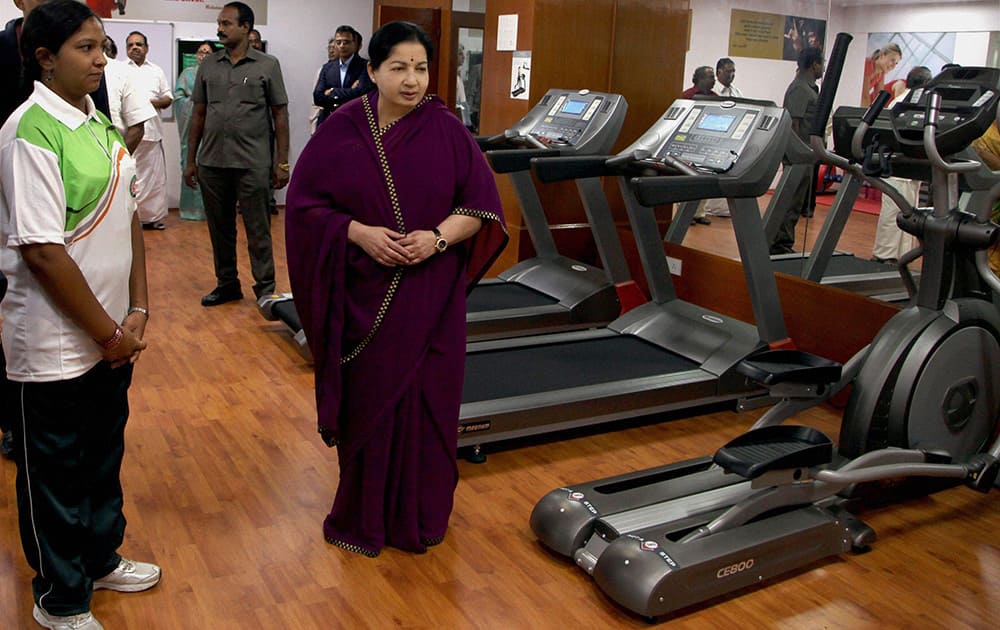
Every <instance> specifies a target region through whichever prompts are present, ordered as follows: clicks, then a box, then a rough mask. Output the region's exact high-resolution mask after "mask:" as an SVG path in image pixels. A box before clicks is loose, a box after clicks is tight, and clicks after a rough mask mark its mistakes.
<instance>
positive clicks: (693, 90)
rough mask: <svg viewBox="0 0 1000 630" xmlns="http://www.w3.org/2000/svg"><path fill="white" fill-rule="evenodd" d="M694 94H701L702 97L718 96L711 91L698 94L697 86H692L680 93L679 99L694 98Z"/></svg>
mask: <svg viewBox="0 0 1000 630" xmlns="http://www.w3.org/2000/svg"><path fill="white" fill-rule="evenodd" d="M695 94H701V95H703V96H718V94H716V93H715V92H714V91H713V90H709V91H707V92H699V91H698V86H697V85H692V86H691V87H689V88H688V89H686V90H684V91H683V92H681V98H694V95H695Z"/></svg>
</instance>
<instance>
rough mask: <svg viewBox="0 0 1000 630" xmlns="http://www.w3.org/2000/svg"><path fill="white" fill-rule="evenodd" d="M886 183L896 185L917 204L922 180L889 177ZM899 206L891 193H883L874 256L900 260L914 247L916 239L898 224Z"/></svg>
mask: <svg viewBox="0 0 1000 630" xmlns="http://www.w3.org/2000/svg"><path fill="white" fill-rule="evenodd" d="M886 183H888V184H891V185H892V186H895V187H896V188H897V189H899V192H900V193H902V194H903V197H905V198H906V199H907V200H908V201H909V202H910V203H911V204H913V205H917V200H918V197H919V196H920V182H918V181H914V180H912V179H900V178H899V177H889V178H887V179H886ZM898 214H899V207H898V206H897V205H896V204H895V202H893V201H892V199H891V198H890V197H889V195H886V194H885V193H883V194H882V209H881V211H880V212H879V214H878V225H877V226H876V228H875V245H874V246H873V247H872V256H873V257H875V258H878V259H880V260H894V259H896V260H898V259H899V258H900V257H902V255H903V254H905V253H906V252H908V251H910V250H911V249H913V247H914V244H915V241H914V238H913V236H912V235H910V234H907V233H906V232H904V231H903V230H901V229H899V226H898V225H896V215H898Z"/></svg>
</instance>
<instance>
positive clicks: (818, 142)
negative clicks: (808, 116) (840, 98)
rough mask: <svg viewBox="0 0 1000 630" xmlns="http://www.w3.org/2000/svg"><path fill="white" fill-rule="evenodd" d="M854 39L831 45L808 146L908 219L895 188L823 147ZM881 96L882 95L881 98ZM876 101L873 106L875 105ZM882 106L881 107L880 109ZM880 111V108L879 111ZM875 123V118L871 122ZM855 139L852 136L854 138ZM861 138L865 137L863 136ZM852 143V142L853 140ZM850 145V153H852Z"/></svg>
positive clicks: (906, 208)
mask: <svg viewBox="0 0 1000 630" xmlns="http://www.w3.org/2000/svg"><path fill="white" fill-rule="evenodd" d="M853 39H854V37H852V36H851V35H850V34H848V33H837V39H836V41H835V42H834V44H833V52H831V53H830V59H829V63H828V64H827V70H826V78H825V80H824V81H823V89H822V90H820V93H819V102H818V104H817V107H816V116H815V117H814V118H813V121H812V122H813V124H812V129H811V132H810V138H809V146H810V147H811V148H812V150H813V153H815V154H816V157H818V158H819V159H820V160H821V161H823V162H826V163H827V164H832V165H833V166H836V167H837V168H842V169H844V170H845V171H848V172H850V173H851V174H852V175H854V176H855V177H859V178H861V179H863V180H864V181H866V182H868V183H869V184H871V186H872V187H874V188H877V189H879V190H880V191H882V192H883V193H885V194H887V195H889V197H890V198H891V199H892V200H893V202H894V203H895V204H896V205H897V206H898V207H899V210H900V212H901V213H902V214H903V216H906V217H908V216H910V214H911V213H912V212H913V205H911V204H910V202H909V201H908V200H907V199H906V197H904V196H903V195H902V194H901V193H900V192H899V190H897V189H896V187H895V186H891V185H889V184H887V183H886V182H885V181H884V180H881V179H879V178H877V177H869V176H867V175H865V173H864V170H863V169H861V167H859V166H858V165H857V164H855V163H854V162H852V161H850V160H848V159H846V158H843V157H841V156H839V155H837V154H836V153H834V152H833V151H830V150H829V149H827V148H826V145H825V143H824V140H825V134H826V123H827V121H828V120H829V119H830V113H831V112H832V111H833V99H834V98H835V97H836V96H837V86H838V85H839V83H840V75H841V73H842V72H843V70H844V60H845V59H847V49H848V47H849V46H850V45H851V41H852V40H853ZM880 96H881V95H880ZM877 102H878V101H877V99H876V103H877ZM883 106H884V105H883ZM870 111H871V108H869V111H868V112H865V116H867V115H868V113H869V112H870ZM878 111H881V108H880V109H879V110H878ZM878 111H876V112H875V116H877V115H878ZM872 120H874V117H873V118H872ZM861 127H863V128H865V129H867V125H866V124H865V123H864V122H862V123H861ZM856 137H857V136H855V138H856ZM862 137H864V136H863V135H862ZM852 140H853V139H852ZM853 144H854V143H853V142H852V151H853Z"/></svg>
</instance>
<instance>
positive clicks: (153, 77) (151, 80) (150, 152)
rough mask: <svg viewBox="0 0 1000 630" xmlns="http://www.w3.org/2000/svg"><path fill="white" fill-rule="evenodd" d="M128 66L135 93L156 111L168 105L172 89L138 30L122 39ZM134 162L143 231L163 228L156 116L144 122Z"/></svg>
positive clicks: (162, 162)
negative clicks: (130, 70)
mask: <svg viewBox="0 0 1000 630" xmlns="http://www.w3.org/2000/svg"><path fill="white" fill-rule="evenodd" d="M125 43H126V50H127V52H128V66H129V67H130V68H132V71H133V79H134V82H135V88H136V92H138V93H139V94H141V95H143V96H146V98H148V99H149V102H150V103H151V104H152V105H153V107H154V108H156V109H157V110H161V109H166V108H167V107H170V104H171V103H172V102H173V100H174V97H173V91H172V90H171V89H170V84H169V83H168V82H167V76H166V75H165V74H164V73H163V69H162V68H160V67H159V66H158V65H156V64H154V63H153V62H151V61H147V60H146V55H147V54H148V53H149V43H148V42H147V40H146V36H145V35H143V34H142V33H140V32H139V31H132V32H131V33H129V35H128V39H127V40H126V42H125ZM133 155H134V156H135V162H136V187H137V188H138V192H139V195H138V197H136V201H137V202H138V204H139V208H138V212H139V221H140V222H142V227H143V229H145V230H163V229H166V226H165V225H164V224H163V219H165V218H167V192H166V186H167V167H166V159H165V157H164V153H163V123H162V122H160V117H159V116H154V117H153V118H151V119H149V120H148V121H146V124H145V127H144V131H143V136H142V142H140V143H139V146H138V147H137V148H136V150H135V151H134V152H133Z"/></svg>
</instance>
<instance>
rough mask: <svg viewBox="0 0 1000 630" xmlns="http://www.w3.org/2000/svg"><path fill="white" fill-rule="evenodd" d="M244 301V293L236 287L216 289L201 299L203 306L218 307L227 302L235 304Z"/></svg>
mask: <svg viewBox="0 0 1000 630" xmlns="http://www.w3.org/2000/svg"><path fill="white" fill-rule="evenodd" d="M242 299H243V291H242V290H240V288H239V287H238V286H236V287H215V288H214V289H212V292H211V293H209V294H208V295H206V296H205V297H203V298H201V305H202V306H218V305H219V304H225V303H226V302H235V301H237V300H242Z"/></svg>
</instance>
